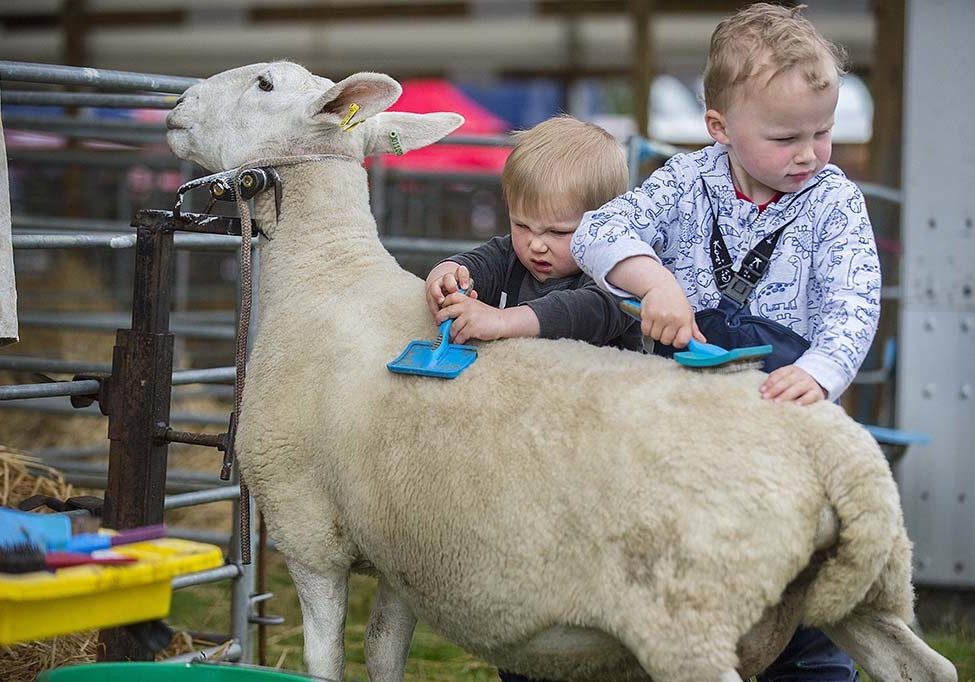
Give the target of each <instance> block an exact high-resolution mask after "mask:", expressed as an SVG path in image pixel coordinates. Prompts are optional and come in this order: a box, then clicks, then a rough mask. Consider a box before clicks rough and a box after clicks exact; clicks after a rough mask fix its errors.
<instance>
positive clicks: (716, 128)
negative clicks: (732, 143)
mask: <svg viewBox="0 0 975 682" xmlns="http://www.w3.org/2000/svg"><path fill="white" fill-rule="evenodd" d="M704 125H706V126H707V128H708V135H710V136H711V139H712V140H714V141H715V142H720V143H721V144H728V135H727V133H726V132H725V128H724V116H722V115H721V112H720V111H717V110H715V109H708V110H707V111H706V112H704Z"/></svg>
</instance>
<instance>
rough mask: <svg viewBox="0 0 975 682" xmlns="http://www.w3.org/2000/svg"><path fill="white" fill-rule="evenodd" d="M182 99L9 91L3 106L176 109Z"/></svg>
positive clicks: (151, 96) (6, 92) (102, 93)
mask: <svg viewBox="0 0 975 682" xmlns="http://www.w3.org/2000/svg"><path fill="white" fill-rule="evenodd" d="M177 99H179V95H119V94H114V93H113V94H108V93H104V92H53V91H43V92H42V91H36V90H5V91H4V93H3V104H4V106H6V105H8V104H21V105H28V106H38V107H52V106H53V107H105V108H119V109H172V108H173V107H174V106H176V100H177Z"/></svg>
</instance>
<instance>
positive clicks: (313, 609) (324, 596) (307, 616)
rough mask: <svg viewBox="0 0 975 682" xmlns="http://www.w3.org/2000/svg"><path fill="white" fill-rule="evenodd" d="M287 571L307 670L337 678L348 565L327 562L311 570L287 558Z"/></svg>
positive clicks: (341, 667)
mask: <svg viewBox="0 0 975 682" xmlns="http://www.w3.org/2000/svg"><path fill="white" fill-rule="evenodd" d="M288 571H290V573H291V579H292V580H293V581H294V584H295V587H296V588H297V590H298V600H299V601H300V602H301V615H302V618H303V621H304V631H305V663H306V664H307V665H308V672H309V673H311V674H312V675H318V676H319V677H324V678H326V679H329V680H341V679H342V675H343V673H344V670H345V640H344V636H345V613H346V610H347V609H348V603H349V569H348V567H346V568H344V569H343V568H341V567H338V566H334V565H330V566H324V567H321V568H316V569H315V570H312V569H311V568H310V567H308V566H306V565H305V564H302V563H301V562H299V561H294V560H291V559H289V560H288Z"/></svg>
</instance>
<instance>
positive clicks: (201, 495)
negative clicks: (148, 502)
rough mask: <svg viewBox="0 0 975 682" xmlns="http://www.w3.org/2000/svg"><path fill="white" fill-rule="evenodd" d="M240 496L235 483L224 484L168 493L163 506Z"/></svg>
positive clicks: (215, 500)
mask: <svg viewBox="0 0 975 682" xmlns="http://www.w3.org/2000/svg"><path fill="white" fill-rule="evenodd" d="M238 497H240V488H239V487H238V486H235V485H224V486H220V487H219V488H211V489H210V490H200V491H198V492H192V493H182V494H180V495H169V496H167V497H166V501H165V503H164V507H165V509H166V510H167V511H169V510H170V509H179V508H181V507H192V506H194V505H197V504H209V503H210V502H220V501H224V500H236V499H237V498H238Z"/></svg>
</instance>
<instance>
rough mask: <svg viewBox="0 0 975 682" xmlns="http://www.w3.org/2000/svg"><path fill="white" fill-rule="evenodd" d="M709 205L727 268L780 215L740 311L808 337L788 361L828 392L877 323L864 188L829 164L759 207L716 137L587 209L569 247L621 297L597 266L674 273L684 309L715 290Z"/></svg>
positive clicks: (875, 269)
mask: <svg viewBox="0 0 975 682" xmlns="http://www.w3.org/2000/svg"><path fill="white" fill-rule="evenodd" d="M810 187H812V189H811V190H810V191H808V192H804V191H803V190H806V189H809V188H810ZM705 192H706V193H705ZM709 198H710V201H709ZM712 206H713V209H714V211H715V212H716V213H717V219H718V226H719V228H720V230H721V234H722V236H723V237H724V241H725V243H726V244H727V246H728V252H729V253H730V255H731V257H732V259H733V260H734V267H735V268H736V269H737V268H738V267H740V265H741V260H742V258H743V257H744V255H745V254H746V253H747V252H748V250H749V249H750V248H751V247H753V246H754V245H755V244H756V243H757V242H758V241H759V240H760V239H762V238H764V237H765V236H767V235H769V234H771V233H772V232H774V231H775V230H776V229H778V228H779V227H781V226H782V225H784V224H786V223H789V222H790V221H791V223H790V224H789V225H788V226H787V227H786V228H785V231H784V232H783V233H782V236H781V237H780V239H779V242H778V245H777V246H776V249H775V252H774V253H773V255H772V259H771V261H770V263H769V267H768V270H767V272H766V274H765V277H764V278H763V279H762V281H760V282H759V283H758V286H757V287H756V288H755V291H754V292H753V293H752V295H751V299H750V305H751V311H752V313H753V314H756V315H761V316H762V317H764V318H766V319H769V320H773V321H775V322H778V323H779V324H782V325H784V326H786V327H788V328H789V329H792V330H793V331H794V332H796V333H797V334H799V335H800V336H802V337H804V338H805V339H807V340H808V341H809V342H810V348H809V350H807V351H806V352H805V353H804V354H803V355H802V357H800V358H799V359H798V360H797V361H796V363H795V364H796V365H798V366H799V367H801V368H802V369H804V370H805V371H806V372H808V373H809V374H810V375H811V376H812V377H813V378H814V379H816V381H818V382H819V383H820V385H822V386H823V388H825V389H826V391H827V393H828V395H829V397H830V399H835V398H837V397H838V396H839V395H840V394H841V393H842V392H843V391H844V390H845V389H846V387H847V386H849V384H850V382H851V381H852V380H853V377H854V376H855V374H856V372H857V370H858V369H859V367H860V365H861V363H862V362H863V359H864V357H865V356H866V354H867V351H868V350H869V348H870V344H871V342H872V340H873V337H874V334H875V333H876V331H877V321H878V319H879V317H880V263H879V260H878V258H877V248H876V244H875V242H874V236H873V229H872V227H871V225H870V219H869V218H868V216H867V209H866V205H865V203H864V199H863V195H862V194H861V193H860V190H859V189H858V188H857V186H856V185H855V184H854V183H853V182H851V181H850V180H848V179H847V178H846V176H845V175H844V174H843V172H842V171H841V170H840V169H839V168H837V167H836V166H833V165H827V166H826V167H825V168H824V169H823V170H822V171H820V172H819V173H818V174H817V175H816V176H815V177H813V178H810V180H809V181H808V182H807V183H806V185H805V186H804V187H803V188H801V189H800V190H799V191H798V192H795V193H792V194H786V195H784V196H782V197H781V198H779V199H778V200H777V201H775V202H773V203H771V204H770V205H769V206H768V207H767V208H766V209H765V210H764V211H761V212H760V211H759V210H758V207H757V206H755V205H754V204H753V203H751V202H749V201H746V200H744V199H739V198H738V197H737V196H736V193H735V187H734V184H733V182H732V179H731V171H730V165H729V160H728V152H727V150H726V148H725V147H724V145H721V144H714V145H712V146H710V147H705V148H704V149H701V150H699V151H697V152H694V153H691V154H678V155H677V156H674V157H673V158H671V159H670V160H669V161H668V162H667V164H666V165H664V166H663V167H662V168H660V169H658V170H657V171H655V172H654V173H653V174H652V175H651V176H650V177H649V178H648V179H647V180H646V181H645V182H644V183H643V185H642V186H640V187H638V188H636V189H635V190H632V191H630V192H627V193H626V194H624V195H622V196H620V197H617V198H616V199H613V200H612V201H610V202H609V203H607V204H606V205H604V206H602V207H601V208H599V209H597V210H595V211H590V212H588V213H586V214H585V215H584V216H583V219H582V223H581V224H580V226H579V229H578V230H576V233H575V236H574V237H573V240H572V255H573V256H574V257H575V259H576V262H578V263H579V267H581V268H582V270H583V271H584V272H586V273H587V274H588V275H590V276H591V277H592V278H593V279H594V280H595V281H596V282H597V283H598V284H599V285H600V286H601V287H603V288H605V289H607V290H608V291H611V292H613V293H615V294H617V295H620V296H624V295H626V292H623V291H621V290H620V289H618V288H616V287H613V286H612V285H611V284H609V283H608V282H607V281H606V275H607V274H608V273H609V271H610V270H612V269H613V267H615V266H616V265H617V264H618V263H619V262H620V261H622V260H625V259H626V258H629V257H631V256H638V255H646V256H650V257H651V258H654V259H656V260H658V261H660V262H661V263H662V264H663V265H664V266H665V267H666V268H667V269H669V270H670V271H671V272H672V273H674V276H675V277H676V278H677V281H678V282H680V284H681V286H683V288H684V292H685V294H687V297H688V299H689V300H690V302H691V305H692V306H693V308H694V310H695V311H698V310H704V309H707V308H715V307H717V305H718V301H719V299H720V296H721V295H720V292H719V290H718V287H717V284H716V283H715V280H714V274H713V267H712V264H711V258H710V256H709V254H708V247H709V236H710V233H711V225H712V222H713V220H714V217H713V214H712V209H711V207H712Z"/></svg>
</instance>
